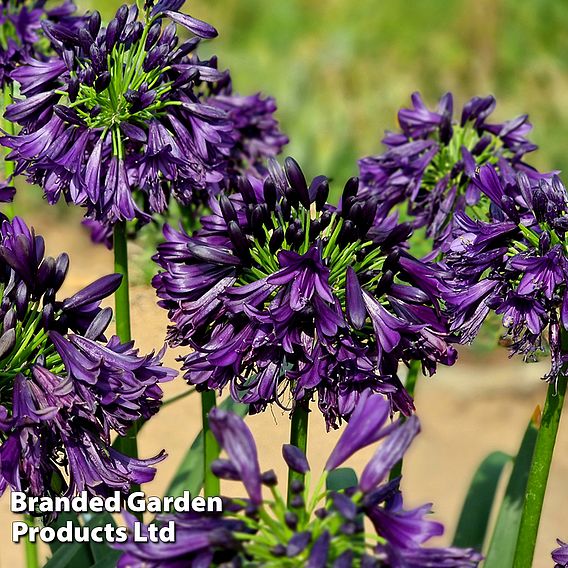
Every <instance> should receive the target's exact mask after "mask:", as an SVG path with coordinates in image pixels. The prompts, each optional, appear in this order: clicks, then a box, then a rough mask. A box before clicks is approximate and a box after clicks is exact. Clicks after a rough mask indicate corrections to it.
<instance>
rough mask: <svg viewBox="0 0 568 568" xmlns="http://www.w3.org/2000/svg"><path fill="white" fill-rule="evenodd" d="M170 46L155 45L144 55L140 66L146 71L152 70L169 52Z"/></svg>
mask: <svg viewBox="0 0 568 568" xmlns="http://www.w3.org/2000/svg"><path fill="white" fill-rule="evenodd" d="M169 51H170V48H169V47H168V46H167V45H157V46H156V47H153V48H152V49H151V50H150V51H149V52H148V53H147V55H146V57H145V59H144V63H143V64H142V68H143V69H144V71H146V73H148V72H149V71H152V69H155V68H156V67H158V65H160V64H161V63H163V61H164V59H165V57H166V55H167V54H168V53H169Z"/></svg>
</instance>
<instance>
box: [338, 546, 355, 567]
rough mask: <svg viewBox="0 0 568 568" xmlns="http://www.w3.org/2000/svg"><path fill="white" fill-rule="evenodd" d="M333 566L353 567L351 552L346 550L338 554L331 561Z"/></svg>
mask: <svg viewBox="0 0 568 568" xmlns="http://www.w3.org/2000/svg"><path fill="white" fill-rule="evenodd" d="M333 568H353V552H351V550H346V551H345V552H344V553H342V554H341V555H340V556H338V557H337V559H336V560H335V562H334V563H333Z"/></svg>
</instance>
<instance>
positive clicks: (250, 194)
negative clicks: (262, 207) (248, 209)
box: [238, 177, 256, 205]
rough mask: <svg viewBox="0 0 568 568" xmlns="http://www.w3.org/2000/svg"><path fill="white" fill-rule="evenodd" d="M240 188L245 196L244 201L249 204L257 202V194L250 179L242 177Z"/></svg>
mask: <svg viewBox="0 0 568 568" xmlns="http://www.w3.org/2000/svg"><path fill="white" fill-rule="evenodd" d="M238 190H239V193H240V194H241V195H242V197H243V201H244V202H245V203H247V204H252V205H255V204H256V195H255V193H254V189H253V188H252V185H251V183H250V181H249V180H248V179H247V178H245V177H240V178H239V181H238Z"/></svg>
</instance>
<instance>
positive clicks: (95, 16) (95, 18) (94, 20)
mask: <svg viewBox="0 0 568 568" xmlns="http://www.w3.org/2000/svg"><path fill="white" fill-rule="evenodd" d="M88 26H89V33H90V34H91V37H93V38H95V37H97V35H98V33H99V31H100V29H101V14H100V13H99V12H98V11H97V10H95V11H94V12H93V13H92V14H91V15H90V16H89V21H88Z"/></svg>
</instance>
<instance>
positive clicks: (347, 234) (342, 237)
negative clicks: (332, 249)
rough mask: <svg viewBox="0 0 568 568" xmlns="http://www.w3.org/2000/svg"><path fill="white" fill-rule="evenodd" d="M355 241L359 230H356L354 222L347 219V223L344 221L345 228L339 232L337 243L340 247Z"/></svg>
mask: <svg viewBox="0 0 568 568" xmlns="http://www.w3.org/2000/svg"><path fill="white" fill-rule="evenodd" d="M355 239H357V230H356V229H355V223H353V221H350V220H349V219H346V220H345V221H343V226H342V227H341V230H340V231H339V237H338V239H337V242H338V243H339V244H340V245H346V244H348V243H351V242H353V241H354V240H355Z"/></svg>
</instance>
